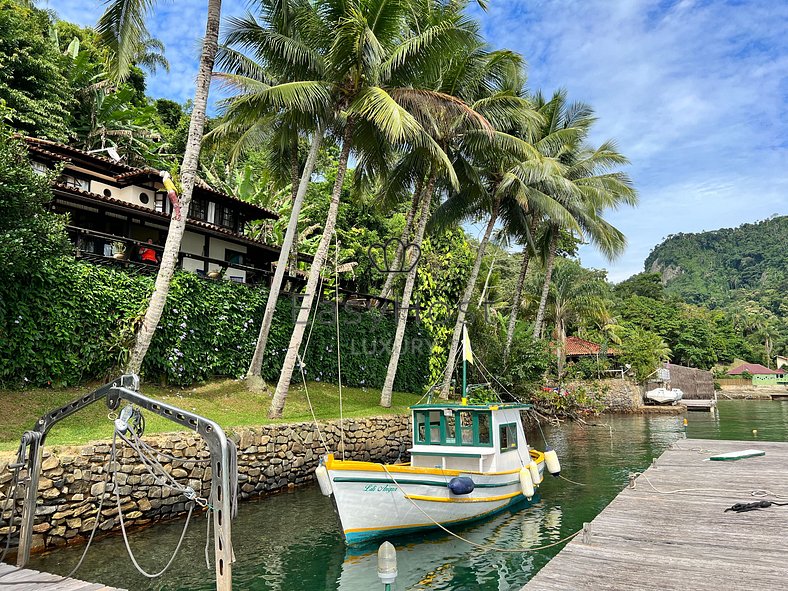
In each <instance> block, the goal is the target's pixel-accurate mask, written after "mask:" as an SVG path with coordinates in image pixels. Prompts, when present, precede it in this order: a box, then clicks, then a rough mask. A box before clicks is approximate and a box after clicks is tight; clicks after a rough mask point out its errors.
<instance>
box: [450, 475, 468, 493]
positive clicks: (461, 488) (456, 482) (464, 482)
mask: <svg viewBox="0 0 788 591" xmlns="http://www.w3.org/2000/svg"><path fill="white" fill-rule="evenodd" d="M448 486H449V490H450V491H451V492H452V494H455V495H467V494H470V493H472V492H473V489H474V484H473V480H471V479H470V478H468V477H467V476H455V477H454V478H452V479H451V480H449V485H448Z"/></svg>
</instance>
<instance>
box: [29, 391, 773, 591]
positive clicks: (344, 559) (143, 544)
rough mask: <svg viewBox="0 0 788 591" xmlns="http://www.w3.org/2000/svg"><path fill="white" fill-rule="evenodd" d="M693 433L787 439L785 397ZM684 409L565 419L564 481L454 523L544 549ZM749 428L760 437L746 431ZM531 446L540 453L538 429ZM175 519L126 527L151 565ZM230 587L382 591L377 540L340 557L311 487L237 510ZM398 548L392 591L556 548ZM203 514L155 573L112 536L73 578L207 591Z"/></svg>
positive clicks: (442, 539)
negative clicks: (511, 507)
mask: <svg viewBox="0 0 788 591" xmlns="http://www.w3.org/2000/svg"><path fill="white" fill-rule="evenodd" d="M687 417H688V420H689V425H688V427H687V428H686V434H687V436H688V437H692V438H708V439H740V440H745V441H757V440H770V441H785V440H788V402H771V401H737V402H732V401H723V402H720V405H719V413H718V415H717V416H713V415H711V414H710V413H706V412H697V413H690V414H689V415H687ZM683 419H684V417H683V416H620V417H601V418H598V419H592V420H591V422H592V423H593V424H592V425H591V426H587V427H584V426H581V425H578V424H568V425H567V424H565V425H562V426H561V427H560V428H550V429H545V434H546V436H547V439H548V440H549V441H550V443H551V444H552V445H553V446H554V447H555V448H556V450H557V451H558V454H559V457H560V458H561V463H562V468H563V473H564V474H565V475H566V477H567V478H570V479H572V480H575V481H577V482H580V483H584V484H585V486H578V485H573V484H570V483H569V482H566V481H564V480H560V479H553V478H549V477H548V479H547V480H546V481H545V483H544V484H543V485H542V487H541V488H542V500H541V502H539V503H538V504H537V505H535V506H533V507H530V508H527V509H522V510H519V511H510V512H506V513H503V514H500V515H498V516H496V517H494V518H492V519H489V520H487V521H484V522H482V523H479V524H476V525H473V526H468V527H465V528H462V529H461V530H459V532H458V533H461V534H462V535H463V536H465V537H467V538H469V539H471V540H473V541H474V542H478V543H485V544H494V545H496V546H499V547H504V548H514V547H524V546H542V545H547V544H550V543H552V542H555V541H557V540H560V539H561V538H564V537H565V536H567V535H569V534H570V533H572V532H574V531H576V530H578V529H579V528H581V527H582V524H583V522H585V521H590V520H591V519H593V517H594V516H595V515H597V514H598V513H599V512H600V511H601V510H602V509H603V508H604V507H605V506H606V505H607V504H608V503H609V502H610V501H611V500H612V499H613V497H615V495H616V494H618V492H620V491H621V490H622V488H623V487H624V486H625V485H626V483H627V480H628V475H629V474H630V473H631V472H638V471H641V470H643V469H645V468H646V467H647V466H648V465H649V464H650V463H651V460H652V458H654V457H657V456H659V455H660V453H661V452H662V451H663V450H664V449H665V448H666V447H667V446H669V445H670V444H671V443H672V442H674V441H676V440H677V439H679V438H681V437H683V436H684V433H685V428H684V426H683ZM753 429H757V431H758V433H757V435H753V432H752V431H753ZM529 442H530V443H531V444H532V445H534V446H536V447H539V448H541V447H542V441H541V436H540V435H539V433H538V431H537V432H536V433H531V434H529ZM181 526H182V522H173V523H168V524H160V525H157V526H155V528H151V529H149V530H145V531H142V532H138V533H136V534H134V535H133V536H132V538H131V544H132V547H133V548H134V549H135V550H136V551H137V552H138V554H139V559H140V561H141V562H142V564H143V566H146V567H147V568H148V570H150V571H154V570H157V569H159V568H161V566H162V565H163V564H164V562H166V560H167V559H168V558H169V553H170V552H171V551H172V549H173V548H174V546H175V544H176V542H177V539H178V536H179V535H180V532H181ZM233 541H234V544H235V553H236V557H237V563H236V565H235V567H234V571H233V575H234V589H235V590H237V591H311V590H315V591H321V590H325V591H334V590H341V591H366V590H368V589H370V590H377V589H382V586H381V585H380V583H379V582H378V580H377V576H376V557H375V554H374V552H375V551H376V550H377V544H373V545H371V546H369V547H366V548H361V549H354V550H353V552H352V553H351V552H348V551H347V549H346V547H345V546H344V544H343V542H342V539H341V537H340V535H339V533H338V526H337V520H336V517H335V515H334V512H333V509H332V506H331V501H330V500H329V499H327V498H325V497H323V496H322V495H321V494H320V492H319V490H318V489H317V487H316V486H315V487H310V488H307V489H302V490H298V491H296V492H293V493H290V494H283V495H279V496H274V497H270V498H267V499H264V500H260V501H257V502H251V503H245V504H242V505H241V508H240V515H239V517H238V519H237V520H236V521H235V522H234V524H233ZM391 541H392V542H394V543H395V546H396V547H397V558H398V567H399V577H398V579H397V582H396V583H395V585H394V590H396V591H400V590H402V591H404V590H410V591H449V590H451V591H470V590H473V591H477V590H478V591H510V590H517V589H520V588H521V587H522V586H523V585H524V584H525V583H526V582H527V581H528V580H529V578H530V577H531V576H533V574H534V573H536V572H537V571H538V570H539V569H540V568H541V567H542V566H543V565H544V564H545V563H546V562H547V561H548V560H549V559H550V558H551V557H552V556H554V555H555V554H556V553H557V552H558V551H559V550H560V547H555V548H551V549H549V550H543V551H539V552H535V553H532V554H505V553H500V552H480V551H478V550H476V549H474V548H473V547H471V546H469V545H467V544H466V543H464V542H462V541H459V540H456V539H454V538H452V537H449V536H448V535H443V534H441V533H434V534H429V535H422V536H410V537H406V538H402V539H392V540H391ZM204 546H205V519H204V518H200V519H197V520H196V521H195V522H194V523H193V526H192V527H191V528H190V530H189V533H188V534H187V538H186V540H185V542H184V547H183V549H182V551H181V555H180V556H179V558H178V559H177V561H176V563H175V565H174V566H173V568H172V569H171V571H169V572H168V573H167V574H166V575H165V576H164V577H163V578H162V579H160V580H156V581H153V582H151V581H148V580H147V579H145V578H143V577H141V576H140V575H138V574H137V573H136V571H135V570H134V568H133V567H132V565H131V563H130V561H129V559H128V557H127V556H126V553H125V548H124V546H123V543H122V540H121V539H120V538H117V537H113V538H110V539H106V540H102V541H100V542H97V543H95V544H94V546H93V548H92V549H91V552H90V554H89V556H88V558H87V560H86V562H85V565H84V566H83V567H82V569H81V570H80V571H79V573H78V576H80V577H82V578H85V579H87V580H92V581H100V582H102V583H104V584H107V585H113V586H118V587H123V588H127V589H130V590H132V591H137V590H154V589H156V590H162V591H163V590H167V591H176V590H177V591H186V590H190V591H191V590H195V591H197V590H203V589H204V590H209V589H213V588H214V586H213V577H214V575H213V573H212V572H211V571H209V570H208V569H207V568H206V565H205V558H204ZM80 552H81V548H71V549H66V550H60V551H57V552H55V553H52V554H49V555H46V556H38V557H35V558H34V559H33V561H32V564H31V568H36V569H41V570H46V571H49V572H56V573H66V572H68V571H69V570H70V569H71V567H72V565H73V564H74V563H75V562H76V561H77V560H78V558H79V554H80Z"/></svg>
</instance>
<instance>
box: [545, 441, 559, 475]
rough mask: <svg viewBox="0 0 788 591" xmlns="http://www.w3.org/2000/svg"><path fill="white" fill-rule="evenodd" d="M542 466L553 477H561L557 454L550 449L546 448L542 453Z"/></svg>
mask: <svg viewBox="0 0 788 591" xmlns="http://www.w3.org/2000/svg"><path fill="white" fill-rule="evenodd" d="M544 464H545V466H547V471H548V472H550V474H552V475H553V476H556V477H558V476H560V475H561V462H559V461H558V454H557V453H555V450H554V449H553V448H552V447H548V448H547V449H546V450H545V452H544Z"/></svg>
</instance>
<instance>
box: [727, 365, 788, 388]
mask: <svg viewBox="0 0 788 591" xmlns="http://www.w3.org/2000/svg"><path fill="white" fill-rule="evenodd" d="M745 373H747V374H749V375H751V376H752V384H753V386H772V385H777V384H786V383H788V378H786V375H785V372H783V371H782V370H781V369H778V370H774V369H769V368H768V367H766V366H764V365H761V364H760V363H742V364H741V365H738V366H736V367H735V368H733V369H732V370H730V371H729V372H728V375H730V376H741V375H743V374H745Z"/></svg>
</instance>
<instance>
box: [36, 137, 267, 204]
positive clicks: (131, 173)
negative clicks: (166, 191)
mask: <svg viewBox="0 0 788 591" xmlns="http://www.w3.org/2000/svg"><path fill="white" fill-rule="evenodd" d="M24 140H25V142H27V145H28V148H29V149H30V150H32V151H34V152H36V153H38V154H42V155H44V156H47V157H48V158H52V159H56V160H60V161H68V160H69V157H68V156H66V155H65V154H71V155H74V156H78V157H79V158H82V159H86V160H88V161H94V164H96V165H97V166H106V167H108V168H109V169H110V171H111V174H110V176H113V177H114V178H115V180H116V181H117V182H119V183H122V184H123V183H125V182H128V181H130V180H131V179H134V178H137V177H141V176H147V177H155V178H157V179H158V178H160V177H159V171H158V170H156V169H154V168H150V167H143V168H138V167H135V166H129V165H128V164H124V163H122V162H115V161H114V160H112V159H110V158H106V157H104V156H100V155H98V154H91V153H89V152H86V151H85V150H80V149H79V148H75V147H73V146H69V145H67V144H61V143H59V142H53V141H51V140H42V139H39V138H34V137H25V138H24ZM55 149H57V150H60V151H61V152H62V153H58V152H55V151H53V150H55ZM119 171H122V172H119ZM195 188H196V189H198V190H200V191H205V192H208V193H211V194H212V195H215V196H217V197H219V198H221V199H225V200H227V201H233V202H235V203H238V204H240V205H242V206H243V207H244V208H245V209H247V210H249V211H252V212H256V213H262V214H263V217H266V218H269V219H278V218H279V214H278V213H276V212H275V211H273V210H271V209H268V208H267V207H261V206H259V205H255V204H254V203H249V202H248V201H244V200H243V199H238V197H235V196H233V195H228V194H227V193H222V192H221V191H217V190H216V189H214V188H213V187H211V186H210V185H209V184H208V183H206V182H205V181H204V180H202V179H201V178H199V177H197V180H196V182H195ZM252 215H255V213H253V214H252ZM254 219H257V218H254Z"/></svg>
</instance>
